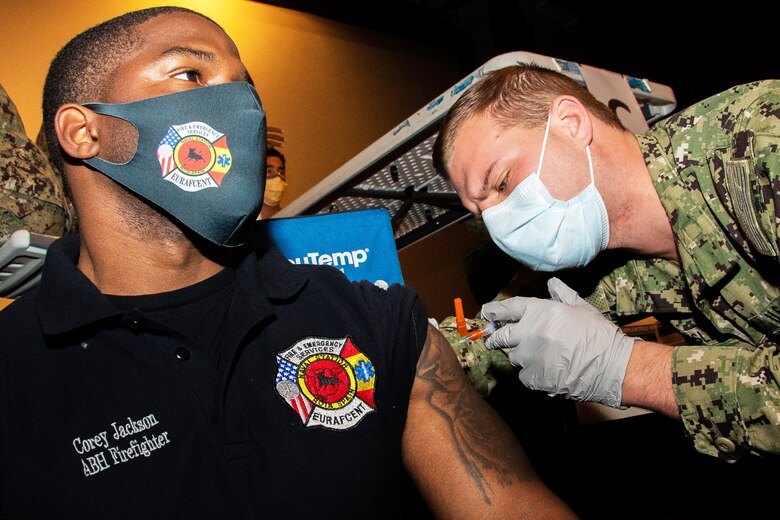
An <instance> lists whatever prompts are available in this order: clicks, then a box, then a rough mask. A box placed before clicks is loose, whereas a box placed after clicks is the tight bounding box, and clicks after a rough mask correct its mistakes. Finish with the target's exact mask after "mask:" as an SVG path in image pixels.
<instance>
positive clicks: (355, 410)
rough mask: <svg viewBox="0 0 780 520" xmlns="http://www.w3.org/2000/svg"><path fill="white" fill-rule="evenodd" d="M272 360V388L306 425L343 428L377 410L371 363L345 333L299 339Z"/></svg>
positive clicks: (373, 369)
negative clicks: (273, 361)
mask: <svg viewBox="0 0 780 520" xmlns="http://www.w3.org/2000/svg"><path fill="white" fill-rule="evenodd" d="M276 362H277V364H278V370H277V372H276V391H277V392H278V393H279V396H280V397H281V398H282V399H284V401H285V402H286V403H287V404H288V405H289V406H290V408H292V409H293V410H294V411H295V413H297V414H298V416H299V417H300V418H301V421H303V424H304V426H306V427H307V428H309V427H312V426H322V427H323V428H328V429H330V430H346V429H349V428H352V427H353V426H356V425H357V424H358V423H359V422H360V421H361V420H363V418H364V417H365V416H366V415H368V414H369V413H371V412H373V411H374V409H375V408H376V404H375V402H374V387H375V385H376V370H375V368H374V364H373V363H372V362H371V360H370V359H369V358H368V356H366V355H365V354H363V353H362V352H361V351H360V350H358V348H357V347H356V346H355V344H354V343H352V339H351V338H350V337H346V338H341V339H332V338H314V337H311V338H305V339H302V340H300V341H298V342H297V343H295V344H294V345H293V346H291V347H290V348H288V349H287V350H285V351H284V352H281V353H279V354H278V355H277V356H276Z"/></svg>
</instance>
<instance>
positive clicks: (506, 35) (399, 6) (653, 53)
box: [264, 0, 780, 108]
mask: <svg viewBox="0 0 780 520" xmlns="http://www.w3.org/2000/svg"><path fill="white" fill-rule="evenodd" d="M264 3H267V4H272V5H276V6H279V7H284V8H288V9H293V10H298V11H302V12H306V13H309V14H314V15H318V16H321V17H324V18H328V19H332V20H336V21H339V22H343V23H346V24H349V25H354V26H356V27H360V28H363V29H370V30H373V31H378V32H383V33H387V34H391V35H394V36H397V37H400V38H404V39H408V40H412V41H418V42H423V43H426V44H430V45H433V46H436V47H440V48H442V49H444V50H445V51H447V52H450V53H452V55H453V57H454V59H456V60H457V61H456V62H457V63H458V64H459V66H460V68H461V72H462V73H463V75H466V74H468V73H469V72H471V71H472V70H474V69H475V68H477V67H478V66H479V65H481V64H482V63H484V62H485V61H487V60H489V59H490V58H492V57H494V56H496V55H498V54H501V53H504V52H510V51H528V52H535V53H538V54H544V55H548V56H553V57H556V58H562V59H566V60H570V61H576V62H579V63H584V64H587V65H592V66H595V67H601V68H605V69H608V70H612V71H615V72H620V73H623V74H628V75H631V76H635V77H642V78H646V79H650V80H652V81H655V82H657V83H662V84H665V85H669V86H670V87H672V89H673V90H674V92H675V95H676V96H677V100H678V106H679V107H680V108H682V107H684V106H687V105H688V104H690V103H693V102H695V101H697V100H699V99H702V98H704V97H707V96H709V95H711V94H715V93H717V92H719V91H721V90H723V89H725V88H728V87H730V86H732V85H735V84H738V83H743V82H747V81H753V80H757V79H766V78H778V77H780V65H778V63H780V60H777V58H776V51H777V45H776V43H775V37H774V34H773V33H772V31H770V30H769V29H768V28H767V29H763V28H762V26H761V20H762V19H764V20H777V19H778V15H780V7H778V4H774V5H773V6H772V7H762V8H760V9H759V8H757V7H754V8H752V9H746V8H744V7H739V8H738V7H736V6H737V4H733V5H734V7H728V5H724V6H723V7H719V8H715V7H713V5H715V3H714V2H690V1H683V0H654V1H653V2H633V3H629V2H622V3H615V2H609V3H607V2H595V1H593V0H591V1H590V2H583V1H575V0H362V1H358V0H272V1H267V2H264ZM602 4H610V5H609V6H608V5H602ZM762 4H764V3H763V2H762Z"/></svg>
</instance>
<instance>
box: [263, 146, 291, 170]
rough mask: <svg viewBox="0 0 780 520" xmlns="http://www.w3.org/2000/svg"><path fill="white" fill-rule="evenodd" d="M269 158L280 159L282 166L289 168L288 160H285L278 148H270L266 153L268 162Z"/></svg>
mask: <svg viewBox="0 0 780 520" xmlns="http://www.w3.org/2000/svg"><path fill="white" fill-rule="evenodd" d="M269 157H278V158H279V160H280V161H282V166H287V160H286V159H285V158H284V154H283V153H282V152H280V151H279V150H277V149H276V148H268V149H267V150H266V151H265V158H266V160H267V159H268V158H269Z"/></svg>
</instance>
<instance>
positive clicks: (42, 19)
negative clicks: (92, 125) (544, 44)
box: [0, 0, 473, 318]
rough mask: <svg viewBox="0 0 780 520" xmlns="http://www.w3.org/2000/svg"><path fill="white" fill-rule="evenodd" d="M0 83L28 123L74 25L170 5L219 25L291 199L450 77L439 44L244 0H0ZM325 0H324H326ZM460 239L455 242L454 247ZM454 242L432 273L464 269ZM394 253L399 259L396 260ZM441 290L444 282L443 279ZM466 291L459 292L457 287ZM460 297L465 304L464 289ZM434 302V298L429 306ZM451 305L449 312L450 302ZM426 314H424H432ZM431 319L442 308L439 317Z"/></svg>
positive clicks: (446, 301) (411, 264) (453, 74)
mask: <svg viewBox="0 0 780 520" xmlns="http://www.w3.org/2000/svg"><path fill="white" fill-rule="evenodd" d="M2 1H3V4H4V5H3V6H2V18H3V52H0V84H2V85H3V86H4V87H5V89H6V91H7V92H8V94H9V95H10V96H11V99H12V100H13V101H14V102H15V103H16V105H17V107H18V108H19V111H20V113H21V116H22V120H23V122H24V123H25V127H26V129H27V133H28V134H29V135H30V136H31V137H33V138H34V137H35V135H36V134H37V132H38V129H39V128H40V122H41V115H40V104H41V91H42V89H43V82H44V78H45V75H46V71H47V69H48V66H49V63H50V61H51V59H52V58H53V57H54V55H55V53H56V52H57V51H58V50H59V49H60V48H61V47H62V46H63V45H64V44H65V43H66V42H67V41H68V40H69V39H70V38H72V37H73V36H75V35H76V34H78V33H79V32H81V31H83V30H84V29H87V28H88V27H91V26H92V25H95V24H97V23H99V22H102V21H104V20H107V19H109V18H111V17H113V16H117V15H119V14H122V13H124V12H127V11H131V10H135V9H140V8H144V7H152V6H155V5H178V6H182V7H188V8H191V9H194V10H196V11H199V12H201V13H203V14H205V15H206V16H209V17H210V18H212V19H214V20H215V21H216V22H217V23H219V24H220V25H222V27H223V28H224V29H225V31H226V32H227V33H228V34H229V35H230V36H231V37H232V38H233V39H234V40H235V42H236V44H237V46H238V48H239V51H240V52H241V56H242V59H243V61H244V63H245V64H246V66H247V68H248V70H249V72H250V74H251V75H252V77H253V79H254V80H255V83H256V86H257V89H258V92H259V93H260V97H261V99H262V101H263V105H264V108H265V110H266V113H267V117H268V123H269V125H272V126H279V127H282V128H283V129H284V131H285V136H286V142H285V144H284V146H283V148H282V149H283V151H284V153H285V155H286V156H287V161H288V176H289V180H290V186H289V188H288V191H287V193H286V194H285V199H284V200H283V204H284V203H285V202H289V201H291V200H293V198H295V197H296V196H298V195H300V194H301V193H303V192H304V191H306V190H307V189H309V188H310V187H312V186H313V185H314V184H316V183H317V182H319V181H320V180H321V179H322V178H324V177H325V176H327V175H328V174H329V173H331V172H332V171H333V170H335V169H336V168H338V167H339V166H341V165H342V164H343V163H345V162H346V161H347V160H349V159H350V158H351V157H353V156H354V155H355V154H357V153H358V152H360V151H361V150H363V149H364V148H365V147H366V146H368V145H370V144H371V143H372V142H374V141H375V140H376V139H378V138H380V137H381V136H383V135H384V134H385V133H387V132H388V131H390V130H391V129H393V128H394V127H395V126H396V125H397V124H398V123H400V122H402V121H403V120H404V119H405V118H406V117H407V116H409V115H411V114H412V113H414V112H415V111H417V110H418V109H419V108H421V107H422V106H424V105H425V104H427V103H428V102H429V101H430V100H432V99H433V98H434V97H436V96H437V95H439V94H440V93H441V92H444V91H445V90H446V89H447V88H448V87H450V86H451V85H453V84H454V83H456V82H457V81H458V80H459V79H460V76H461V74H460V72H459V71H457V68H456V66H455V64H454V63H453V60H452V59H451V58H450V57H448V56H446V55H444V54H443V53H442V52H441V51H437V50H435V49H433V48H430V47H427V46H422V45H415V44H411V43H410V42H406V41H404V40H400V39H397V38H393V37H390V36H386V35H382V34H379V33H375V32H372V31H364V30H360V29H356V28H353V27H350V26H347V25H345V24H341V23H337V22H331V21H328V20H326V19H324V18H320V17H316V16H312V15H306V14H302V13H299V12H296V11H291V10H288V9H282V8H278V7H274V6H269V5H265V4H262V3H258V2H253V1H249V0H220V1H208V0H189V1H170V2H153V1H141V0H125V1H122V2H118V1H115V2H106V1H104V0H103V1H95V0H14V1H12V0H2ZM324 1H327V0H324ZM427 242H428V241H427V240H426V241H423V243H421V244H420V245H415V246H414V247H415V250H420V249H422V250H423V252H421V253H416V254H412V255H409V254H407V255H405V256H406V257H411V258H419V260H413V261H407V262H404V265H403V269H404V274H405V278H409V279H412V280H414V279H420V280H422V279H430V277H427V276H426V277H425V278H423V277H422V275H420V274H418V273H424V272H427V271H428V270H429V269H430V268H429V267H428V266H427V265H426V263H427V262H429V261H430V260H431V259H432V258H433V255H432V254H427V253H426V252H425V250H426V249H427V248H428V247H429V246H428V244H427ZM459 248H460V249H459ZM462 248H463V246H458V245H457V244H456V245H454V250H452V251H451V254H450V255H448V257H447V258H446V259H443V258H438V259H437V273H439V275H440V276H444V277H445V278H446V279H447V280H457V279H458V277H461V278H462V274H461V273H460V271H461V270H462V260H461V258H462ZM402 260H403V259H402ZM449 285H450V287H449V288H447V291H451V290H455V289H452V284H451V283H450V284H449ZM435 291H436V289H435V288H434V289H430V290H428V291H426V293H427V294H424V296H427V299H428V301H429V302H430V304H432V305H431V307H432V308H431V310H432V311H434V312H435V311H436V310H437V309H441V310H442V312H444V309H445V308H449V307H451V298H450V296H449V294H448V292H447V293H443V295H442V296H441V297H439V296H438V295H437V294H435ZM456 292H461V293H464V292H466V291H460V290H456ZM458 296H462V297H463V298H464V303H465V306H466V309H467V312H469V310H472V309H473V306H470V303H469V301H470V300H469V299H468V298H469V295H467V294H459V295H458ZM437 301H441V302H443V303H441V304H439V303H437ZM450 313H451V311H450ZM432 314H433V312H432ZM437 317H439V318H441V317H443V316H440V315H439V316H437Z"/></svg>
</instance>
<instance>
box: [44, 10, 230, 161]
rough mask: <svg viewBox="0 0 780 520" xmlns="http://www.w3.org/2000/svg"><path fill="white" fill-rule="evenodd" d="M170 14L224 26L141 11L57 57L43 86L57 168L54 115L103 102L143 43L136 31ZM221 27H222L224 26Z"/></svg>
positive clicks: (77, 40)
mask: <svg viewBox="0 0 780 520" xmlns="http://www.w3.org/2000/svg"><path fill="white" fill-rule="evenodd" d="M170 13H190V14H194V15H197V16H200V17H201V18H204V19H206V20H208V21H210V22H211V23H213V24H214V25H216V26H217V27H220V25H219V24H218V23H216V22H215V21H214V20H212V19H211V18H209V17H207V16H205V15H203V14H201V13H198V12H197V11H193V10H191V9H187V8H184V7H174V6H163V7H151V8H148V9H140V10H138V11H132V12H129V13H125V14H123V15H120V16H117V17H116V18H112V19H110V20H107V21H105V22H103V23H100V24H98V25H96V26H94V27H91V28H90V29H87V30H86V31H84V32H82V33H81V34H79V35H77V36H76V37H74V38H73V39H72V40H70V41H69V42H68V43H67V44H66V45H65V46H64V47H63V48H62V49H60V51H59V52H58V53H57V55H56V56H55V57H54V59H53V60H52V62H51V65H50V67H49V72H48V73H47V74H46V82H45V83H44V86H43V131H44V135H45V136H46V144H47V146H48V148H49V156H50V158H51V161H52V162H53V163H54V166H55V167H56V168H58V169H59V170H60V171H62V170H63V165H64V158H63V154H62V150H61V148H60V144H59V142H58V141H57V134H56V132H55V131H54V116H55V115H56V113H57V110H58V109H59V108H60V107H61V106H62V105H64V104H66V103H79V104H81V103H87V102H90V101H102V100H103V98H104V96H105V95H106V90H107V88H108V87H109V86H110V79H111V77H112V75H113V73H114V72H115V71H116V68H117V67H118V66H119V64H120V63H121V61H122V59H123V58H124V57H125V56H126V55H127V54H128V53H129V52H131V51H132V50H134V49H136V48H138V47H139V46H140V45H142V44H143V38H142V37H141V36H140V35H139V34H138V32H137V31H136V30H135V29H136V27H138V26H139V25H140V24H142V23H144V22H146V21H147V20H151V19H152V18H156V17H158V16H161V15H164V14H170ZM220 28H221V27H220Z"/></svg>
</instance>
